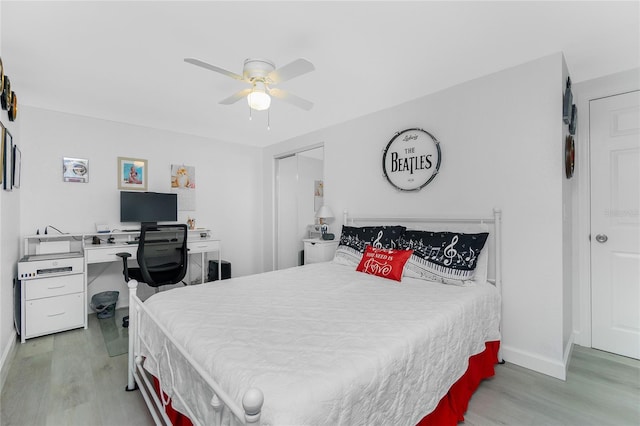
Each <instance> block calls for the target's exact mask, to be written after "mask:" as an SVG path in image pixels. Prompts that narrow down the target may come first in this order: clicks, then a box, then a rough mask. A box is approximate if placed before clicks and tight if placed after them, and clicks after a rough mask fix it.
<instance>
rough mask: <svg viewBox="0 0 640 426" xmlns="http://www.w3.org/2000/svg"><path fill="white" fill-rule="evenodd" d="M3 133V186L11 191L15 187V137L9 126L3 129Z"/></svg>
mask: <svg viewBox="0 0 640 426" xmlns="http://www.w3.org/2000/svg"><path fill="white" fill-rule="evenodd" d="M2 133H3V138H2V139H3V140H2V145H3V156H4V158H3V159H2V174H3V176H2V188H3V189H4V190H5V191H11V189H12V188H13V182H12V180H13V137H12V136H11V133H9V131H8V130H7V128H6V127H5V128H3V129H2Z"/></svg>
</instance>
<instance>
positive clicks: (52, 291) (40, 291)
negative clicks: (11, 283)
mask: <svg viewBox="0 0 640 426" xmlns="http://www.w3.org/2000/svg"><path fill="white" fill-rule="evenodd" d="M83 287H84V277H83V276H82V274H76V275H65V276H60V277H50V278H40V279H36V280H29V281H25V284H24V290H25V291H24V292H25V299H26V300H33V299H42V298H45V297H55V296H62V295H65V294H71V293H81V292H82V291H83Z"/></svg>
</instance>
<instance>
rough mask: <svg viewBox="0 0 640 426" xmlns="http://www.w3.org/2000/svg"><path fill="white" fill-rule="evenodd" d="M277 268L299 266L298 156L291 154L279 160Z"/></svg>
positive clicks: (300, 242) (277, 182)
mask: <svg viewBox="0 0 640 426" xmlns="http://www.w3.org/2000/svg"><path fill="white" fill-rule="evenodd" d="M276 173H277V178H276V179H277V181H276V184H277V197H276V200H277V202H278V205H277V233H276V250H277V263H276V269H285V268H291V267H292V266H298V263H299V262H298V251H299V247H298V245H300V244H302V240H300V239H299V238H298V158H297V156H296V155H291V156H289V157H285V158H279V159H278V160H277V170H276Z"/></svg>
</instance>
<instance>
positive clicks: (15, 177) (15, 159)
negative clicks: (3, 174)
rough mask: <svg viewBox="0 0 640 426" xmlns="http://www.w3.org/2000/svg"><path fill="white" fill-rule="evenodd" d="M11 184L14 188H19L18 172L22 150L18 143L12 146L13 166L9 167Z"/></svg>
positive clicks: (20, 171)
mask: <svg viewBox="0 0 640 426" xmlns="http://www.w3.org/2000/svg"><path fill="white" fill-rule="evenodd" d="M11 170H12V171H11V176H12V177H11V184H12V185H13V187H14V188H20V174H21V173H22V152H21V151H20V148H18V145H14V146H13V166H12V168H11Z"/></svg>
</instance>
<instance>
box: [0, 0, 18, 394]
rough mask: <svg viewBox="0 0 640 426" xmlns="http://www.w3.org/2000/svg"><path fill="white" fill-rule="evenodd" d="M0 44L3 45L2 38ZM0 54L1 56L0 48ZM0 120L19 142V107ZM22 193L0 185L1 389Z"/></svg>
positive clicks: (8, 351) (9, 348)
mask: <svg viewBox="0 0 640 426" xmlns="http://www.w3.org/2000/svg"><path fill="white" fill-rule="evenodd" d="M1 15H2V2H0V18H1ZM0 21H1V19H0ZM0 46H2V40H1V39H0ZM0 56H2V49H1V47H0ZM3 66H4V70H5V74H6V75H9V76H10V77H11V83H12V86H11V88H12V89H13V90H14V91H15V92H16V93H20V79H19V78H14V76H13V75H12V74H11V64H10V63H8V62H6V61H3ZM0 121H1V122H2V124H3V125H4V126H5V127H6V128H7V129H8V130H9V132H10V133H11V135H12V136H13V140H14V142H15V143H17V144H18V145H20V133H19V124H20V122H21V111H20V108H19V109H18V116H17V118H16V121H14V122H11V121H9V116H8V115H7V112H6V111H5V110H0ZM0 173H1V171H0ZM21 193H22V192H21V191H19V190H16V191H12V192H7V191H3V190H2V189H1V188H0V388H1V387H2V384H4V379H5V377H6V374H7V370H8V362H9V361H10V360H11V358H12V355H13V350H14V348H15V344H16V339H15V336H16V334H15V332H14V328H13V278H14V277H15V276H16V275H17V267H16V263H17V261H18V256H19V247H20V246H19V244H18V241H19V238H18V235H19V234H18V229H19V227H20V214H19V204H20V195H21Z"/></svg>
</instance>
